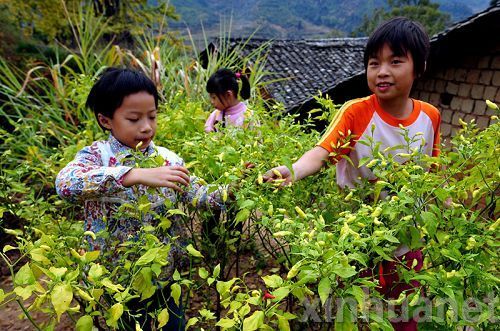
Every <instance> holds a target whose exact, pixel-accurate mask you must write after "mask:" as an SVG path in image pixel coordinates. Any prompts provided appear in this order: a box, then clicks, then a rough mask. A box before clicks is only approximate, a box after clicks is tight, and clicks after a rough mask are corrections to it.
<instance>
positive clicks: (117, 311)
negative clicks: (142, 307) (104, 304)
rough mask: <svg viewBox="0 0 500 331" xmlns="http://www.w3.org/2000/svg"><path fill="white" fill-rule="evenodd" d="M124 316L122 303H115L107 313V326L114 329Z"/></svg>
mask: <svg viewBox="0 0 500 331" xmlns="http://www.w3.org/2000/svg"><path fill="white" fill-rule="evenodd" d="M122 314H123V305H122V304H121V303H115V304H114V305H113V306H112V307H111V308H109V310H108V311H107V316H108V318H107V319H106V324H107V325H109V326H112V327H116V324H117V323H116V322H117V321H118V319H120V317H121V316H122Z"/></svg>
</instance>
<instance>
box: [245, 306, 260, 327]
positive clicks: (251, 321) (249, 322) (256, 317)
mask: <svg viewBox="0 0 500 331" xmlns="http://www.w3.org/2000/svg"><path fill="white" fill-rule="evenodd" d="M262 324H264V312H263V311H261V310H258V311H255V312H254V313H253V314H252V315H250V316H249V317H247V318H245V319H244V320H243V330H245V331H255V330H257V329H258V328H260V327H261V326H262Z"/></svg>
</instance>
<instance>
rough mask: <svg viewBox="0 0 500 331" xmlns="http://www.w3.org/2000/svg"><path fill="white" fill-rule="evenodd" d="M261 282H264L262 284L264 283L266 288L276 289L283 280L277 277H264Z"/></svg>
mask: <svg viewBox="0 0 500 331" xmlns="http://www.w3.org/2000/svg"><path fill="white" fill-rule="evenodd" d="M262 280H264V283H266V286H267V287H269V288H276V287H279V286H281V284H283V279H282V278H281V277H280V276H278V275H268V276H264V277H262Z"/></svg>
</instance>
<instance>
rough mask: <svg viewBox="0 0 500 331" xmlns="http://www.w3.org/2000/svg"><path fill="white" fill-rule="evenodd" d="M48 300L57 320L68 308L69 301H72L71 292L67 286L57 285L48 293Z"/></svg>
mask: <svg viewBox="0 0 500 331" xmlns="http://www.w3.org/2000/svg"><path fill="white" fill-rule="evenodd" d="M50 300H51V302H52V306H54V310H55V311H56V314H57V320H58V321H59V319H60V318H61V315H62V314H63V313H64V312H66V311H67V310H68V308H69V305H70V303H71V300H73V290H72V288H71V286H70V285H69V284H57V285H56V286H54V288H53V289H52V291H51V292H50Z"/></svg>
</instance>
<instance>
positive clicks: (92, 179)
mask: <svg viewBox="0 0 500 331" xmlns="http://www.w3.org/2000/svg"><path fill="white" fill-rule="evenodd" d="M131 169H132V168H130V167H126V166H116V167H107V166H104V165H103V164H102V159H101V155H100V154H99V149H98V148H93V147H85V148H83V149H82V150H81V151H79V152H78V153H77V154H76V157H75V159H74V160H73V161H71V162H70V163H68V165H66V166H65V167H64V168H63V169H62V170H61V171H60V172H59V174H58V175H57V178H56V183H55V185H56V191H57V194H58V195H59V196H60V197H62V198H65V199H70V200H77V199H86V198H89V197H99V196H105V195H111V194H113V193H116V192H119V191H121V190H123V189H124V186H123V183H122V181H123V177H124V175H125V174H126V173H128V172H129V171H130V170H131Z"/></svg>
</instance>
